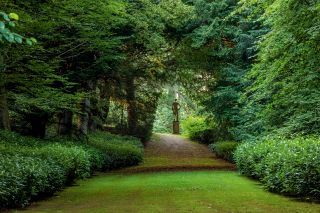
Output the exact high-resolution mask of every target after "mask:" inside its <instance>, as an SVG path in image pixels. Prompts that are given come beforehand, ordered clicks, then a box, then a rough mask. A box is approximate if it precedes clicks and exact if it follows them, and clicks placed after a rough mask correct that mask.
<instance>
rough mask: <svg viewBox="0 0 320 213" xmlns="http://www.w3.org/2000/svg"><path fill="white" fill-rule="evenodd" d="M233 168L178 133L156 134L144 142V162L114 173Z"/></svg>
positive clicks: (204, 146)
mask: <svg viewBox="0 0 320 213" xmlns="http://www.w3.org/2000/svg"><path fill="white" fill-rule="evenodd" d="M211 169H216V170H218V169H219V170H234V169H235V166H234V165H233V164H231V163H228V162H226V161H224V160H222V159H218V158H217V157H216V156H215V155H214V154H213V153H212V152H211V151H210V150H209V149H208V147H207V146H206V145H203V144H199V143H195V142H191V141H190V140H188V139H185V138H183V137H181V136H178V135H169V134H156V135H155V136H154V137H153V139H152V140H151V141H150V142H149V143H147V144H146V147H145V160H144V163H143V164H141V165H139V166H136V167H130V168H126V169H121V170H117V171H115V173H119V172H120V173H138V172H159V171H192V170H211Z"/></svg>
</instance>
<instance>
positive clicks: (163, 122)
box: [153, 86, 196, 133]
mask: <svg viewBox="0 0 320 213" xmlns="http://www.w3.org/2000/svg"><path fill="white" fill-rule="evenodd" d="M174 87H175V89H173V88H171V87H169V86H168V87H167V88H165V89H164V91H163V93H162V95H161V97H160V100H159V103H158V106H157V112H156V115H155V116H156V119H155V121H154V127H153V132H157V133H172V122H173V120H174V116H173V111H172V103H173V102H174V100H175V98H176V94H178V95H179V99H178V102H179V104H180V106H181V108H180V111H179V120H180V121H183V120H185V119H186V118H187V117H188V116H190V115H191V114H193V113H195V111H196V106H195V104H194V103H193V102H192V100H191V99H190V98H189V97H188V96H187V95H186V94H185V93H186V92H185V91H183V88H181V87H178V86H174Z"/></svg>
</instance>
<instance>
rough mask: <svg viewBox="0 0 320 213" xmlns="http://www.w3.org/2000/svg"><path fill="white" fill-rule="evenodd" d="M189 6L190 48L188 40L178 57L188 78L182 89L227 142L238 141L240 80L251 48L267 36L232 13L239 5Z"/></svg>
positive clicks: (201, 2)
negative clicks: (191, 9) (191, 15)
mask: <svg viewBox="0 0 320 213" xmlns="http://www.w3.org/2000/svg"><path fill="white" fill-rule="evenodd" d="M192 2H193V4H194V7H195V12H196V16H195V18H194V19H192V20H190V23H189V28H190V29H191V31H190V32H188V34H187V36H188V40H190V41H191V43H190V41H188V40H187V41H186V43H185V44H184V45H186V47H182V48H181V54H180V58H182V61H181V62H180V63H183V65H182V66H184V65H185V64H187V68H186V69H185V70H186V71H185V72H186V73H189V74H185V76H186V77H185V78H186V80H185V81H186V83H185V84H186V85H187V87H188V88H189V89H188V92H189V93H191V96H192V97H194V99H195V100H197V101H198V103H199V104H200V105H201V106H202V107H204V111H205V113H204V114H205V116H206V117H208V119H212V120H214V121H215V122H216V124H217V126H218V127H219V129H220V131H221V132H223V134H224V135H225V137H226V138H236V139H240V138H238V135H239V133H238V132H236V131H237V127H238V125H239V121H240V120H241V119H242V118H241V117H240V116H239V114H240V109H241V106H240V101H239V98H240V96H241V94H242V90H243V87H244V82H243V80H242V78H243V76H244V75H245V73H246V72H247V70H248V69H249V67H250V64H251V63H252V61H253V58H254V55H255V53H256V50H255V48H254V44H255V42H256V41H257V40H258V37H259V35H261V34H263V33H264V32H265V31H264V29H263V28H262V27H261V26H260V23H259V21H256V20H253V21H251V20H247V19H246V18H245V16H246V13H242V14H236V15H235V14H233V11H234V10H235V9H236V7H237V2H238V1H233V0H231V1H229V0H224V1H220V0H214V1H206V0H194V1H192ZM248 13H250V12H248ZM190 46H191V48H190ZM190 70H191V71H190Z"/></svg>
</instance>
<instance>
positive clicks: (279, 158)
mask: <svg viewBox="0 0 320 213" xmlns="http://www.w3.org/2000/svg"><path fill="white" fill-rule="evenodd" d="M319 153H320V139H319V138H296V139H292V140H288V139H269V140H266V141H263V142H259V143H244V144H242V145H240V146H239V147H238V148H237V150H236V151H235V160H236V163H237V166H238V168H239V170H240V172H241V173H243V174H245V175H247V176H250V177H254V178H257V179H259V180H261V182H262V183H263V184H264V186H265V187H266V188H267V189H269V190H270V191H274V192H280V193H283V194H286V195H291V196H300V197H301V196H302V197H314V198H317V199H319V198H320V155H319Z"/></svg>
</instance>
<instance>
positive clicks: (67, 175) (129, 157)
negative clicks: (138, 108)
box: [0, 131, 143, 209]
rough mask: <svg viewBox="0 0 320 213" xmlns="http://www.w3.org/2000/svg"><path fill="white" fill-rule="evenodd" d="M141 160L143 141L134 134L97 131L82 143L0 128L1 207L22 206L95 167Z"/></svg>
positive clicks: (60, 187)
mask: <svg viewBox="0 0 320 213" xmlns="http://www.w3.org/2000/svg"><path fill="white" fill-rule="evenodd" d="M142 160H143V145H142V143H141V142H140V141H139V140H138V139H136V138H133V137H122V136H115V135H111V134H107V133H102V132H99V133H95V134H91V135H89V141H88V143H84V142H79V141H74V140H72V139H51V140H40V139H35V138H30V137H23V136H20V135H18V134H15V133H12V132H4V131H0V209H1V208H14V207H25V206H27V205H29V204H30V201H32V200H35V199H37V198H39V197H43V196H48V195H52V194H53V193H54V192H56V191H58V190H61V189H62V188H63V187H64V186H66V185H68V184H70V183H72V182H73V181H74V180H76V179H81V178H86V177H89V176H90V175H91V174H92V173H93V172H94V171H98V170H99V171H104V170H109V169H115V168H121V167H125V166H132V165H137V164H139V163H140V162H142Z"/></svg>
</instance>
